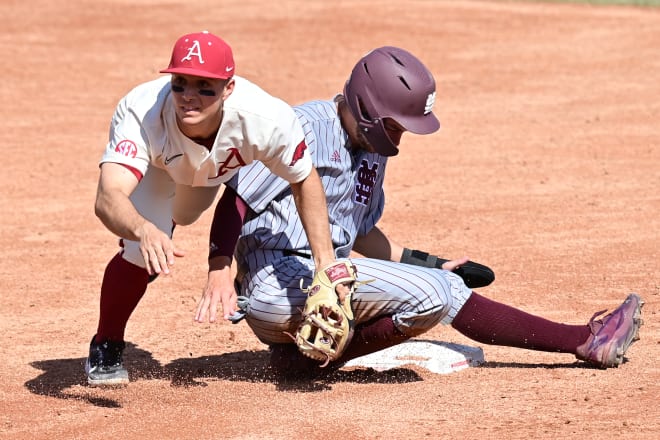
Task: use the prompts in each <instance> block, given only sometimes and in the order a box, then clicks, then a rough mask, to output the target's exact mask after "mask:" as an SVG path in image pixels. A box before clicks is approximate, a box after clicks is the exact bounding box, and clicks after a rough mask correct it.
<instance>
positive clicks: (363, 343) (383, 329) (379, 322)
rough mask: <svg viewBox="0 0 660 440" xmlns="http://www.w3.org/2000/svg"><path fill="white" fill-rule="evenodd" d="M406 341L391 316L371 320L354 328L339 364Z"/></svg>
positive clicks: (406, 338)
mask: <svg viewBox="0 0 660 440" xmlns="http://www.w3.org/2000/svg"><path fill="white" fill-rule="evenodd" d="M408 339H410V337H409V336H406V335H404V334H403V333H401V332H400V331H399V329H397V328H396V327H395V326H394V322H392V317H391V316H382V317H380V318H375V319H372V320H371V321H368V322H365V323H364V324H361V325H358V326H356V327H355V333H354V335H353V339H352V340H351V342H350V343H349V344H348V347H347V348H346V351H345V352H344V354H343V355H342V356H341V362H348V361H350V360H351V359H355V358H357V357H360V356H365V355H367V354H370V353H375V352H377V351H380V350H384V349H386V348H388V347H392V346H394V345H397V344H400V343H402V342H404V341H406V340H408Z"/></svg>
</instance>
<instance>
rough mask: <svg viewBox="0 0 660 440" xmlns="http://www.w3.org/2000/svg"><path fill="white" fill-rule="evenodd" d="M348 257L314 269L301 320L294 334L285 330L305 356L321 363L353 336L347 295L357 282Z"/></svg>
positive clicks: (340, 350) (331, 358)
mask: <svg viewBox="0 0 660 440" xmlns="http://www.w3.org/2000/svg"><path fill="white" fill-rule="evenodd" d="M356 277H357V270H356V268H355V266H354V265H353V264H352V263H351V262H350V261H348V260H347V261H341V262H335V263H333V264H331V265H329V266H326V267H324V268H323V269H321V270H319V271H317V272H316V274H315V275H314V279H313V280H312V283H311V284H310V285H309V286H308V287H307V288H304V287H303V285H302V284H303V280H300V289H301V290H302V291H303V292H305V293H307V295H308V296H307V300H306V301H305V307H304V309H303V310H302V322H301V323H300V325H299V326H298V328H297V330H296V333H295V335H292V334H290V333H287V334H288V335H289V336H291V338H292V339H293V340H294V341H295V343H296V345H297V346H298V349H299V350H300V352H301V353H302V354H304V355H305V356H307V357H309V358H312V359H314V360H317V361H319V362H322V365H321V367H325V366H327V365H328V363H329V362H331V361H334V360H337V359H338V358H339V357H340V356H341V355H342V353H343V352H344V350H345V349H346V347H347V346H348V343H349V342H350V340H351V338H352V337H353V321H354V318H353V310H352V309H351V297H352V294H353V292H354V291H355V289H356V288H357V286H358V285H359V284H362V283H358V282H357V280H356Z"/></svg>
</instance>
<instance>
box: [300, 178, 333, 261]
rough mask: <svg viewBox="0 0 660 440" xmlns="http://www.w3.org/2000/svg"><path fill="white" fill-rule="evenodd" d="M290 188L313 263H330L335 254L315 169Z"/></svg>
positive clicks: (326, 210)
mask: <svg viewBox="0 0 660 440" xmlns="http://www.w3.org/2000/svg"><path fill="white" fill-rule="evenodd" d="M291 190H292V192H293V197H294V200H295V202H296V208H297V209H298V214H299V215H300V220H301V222H302V225H303V228H304V229H305V233H306V234H307V240H308V241H309V245H310V247H311V249H312V256H313V257H314V263H315V264H316V265H317V267H323V266H326V265H328V264H330V263H332V262H333V261H334V260H335V255H334V250H333V248H332V239H331V238H330V224H329V222H328V207H327V203H326V198H325V193H324V192H323V185H322V184H321V179H320V178H319V175H318V173H317V172H316V169H312V172H311V173H310V175H309V176H307V178H306V179H305V180H303V181H302V182H299V183H292V184H291Z"/></svg>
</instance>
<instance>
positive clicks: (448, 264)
mask: <svg viewBox="0 0 660 440" xmlns="http://www.w3.org/2000/svg"><path fill="white" fill-rule="evenodd" d="M468 261H470V259H469V258H468V257H462V258H458V259H456V260H449V261H445V262H444V263H443V264H442V268H443V269H444V270H449V271H454V270H456V269H458V268H459V267H461V266H462V265H463V264H465V263H467V262H468Z"/></svg>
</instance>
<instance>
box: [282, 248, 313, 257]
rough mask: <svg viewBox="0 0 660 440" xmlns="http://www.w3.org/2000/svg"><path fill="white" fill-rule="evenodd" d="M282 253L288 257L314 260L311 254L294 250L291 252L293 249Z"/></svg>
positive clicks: (284, 250)
mask: <svg viewBox="0 0 660 440" xmlns="http://www.w3.org/2000/svg"><path fill="white" fill-rule="evenodd" d="M282 253H283V254H284V255H285V256H287V257H293V256H296V257H302V258H312V256H311V255H310V254H306V253H304V252H298V251H294V250H291V249H283V250H282Z"/></svg>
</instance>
